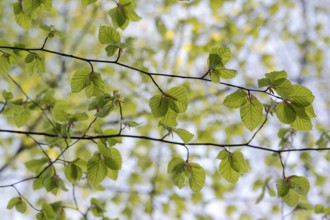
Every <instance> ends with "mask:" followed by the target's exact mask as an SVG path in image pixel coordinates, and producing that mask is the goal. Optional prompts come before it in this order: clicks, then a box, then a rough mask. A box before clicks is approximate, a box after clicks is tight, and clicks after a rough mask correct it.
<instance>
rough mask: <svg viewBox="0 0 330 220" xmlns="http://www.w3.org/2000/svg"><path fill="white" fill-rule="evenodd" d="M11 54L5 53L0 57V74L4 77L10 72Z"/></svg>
mask: <svg viewBox="0 0 330 220" xmlns="http://www.w3.org/2000/svg"><path fill="white" fill-rule="evenodd" d="M9 56H10V55H9V54H7V53H3V54H2V55H1V56H0V74H2V75H4V74H7V73H9V70H10V60H9Z"/></svg>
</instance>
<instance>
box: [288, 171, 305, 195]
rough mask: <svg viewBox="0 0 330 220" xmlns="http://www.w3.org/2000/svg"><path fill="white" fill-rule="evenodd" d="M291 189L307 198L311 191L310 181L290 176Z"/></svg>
mask: <svg viewBox="0 0 330 220" xmlns="http://www.w3.org/2000/svg"><path fill="white" fill-rule="evenodd" d="M288 179H289V181H290V184H291V185H290V188H291V189H293V190H294V191H296V192H297V193H299V194H300V195H304V196H306V195H307V194H308V192H309V189H310V184H309V181H308V180H307V179H306V178H305V177H303V176H290V177H288Z"/></svg>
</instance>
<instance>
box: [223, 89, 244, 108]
mask: <svg viewBox="0 0 330 220" xmlns="http://www.w3.org/2000/svg"><path fill="white" fill-rule="evenodd" d="M247 98H248V97H247V92H246V91H245V90H243V89H238V90H236V91H235V92H233V93H232V94H230V95H228V96H227V97H226V98H225V100H224V101H223V104H224V105H225V106H227V107H230V108H240V107H242V106H243V105H244V104H245V103H246V101H247Z"/></svg>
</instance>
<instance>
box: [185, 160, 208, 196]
mask: <svg viewBox="0 0 330 220" xmlns="http://www.w3.org/2000/svg"><path fill="white" fill-rule="evenodd" d="M189 166H190V174H189V175H188V180H189V186H190V188H191V190H192V191H193V192H199V191H200V190H201V189H202V188H203V186H204V183H205V170H204V169H203V167H201V166H200V165H199V164H197V163H189Z"/></svg>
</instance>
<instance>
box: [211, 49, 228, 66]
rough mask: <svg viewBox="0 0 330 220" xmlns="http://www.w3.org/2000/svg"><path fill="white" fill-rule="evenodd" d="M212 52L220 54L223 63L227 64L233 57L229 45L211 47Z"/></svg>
mask: <svg viewBox="0 0 330 220" xmlns="http://www.w3.org/2000/svg"><path fill="white" fill-rule="evenodd" d="M210 54H215V55H218V56H219V57H220V58H221V62H222V64H223V65H225V64H226V63H227V62H228V61H229V60H230V58H231V52H230V49H229V48H227V47H214V48H212V49H211V51H210Z"/></svg>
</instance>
